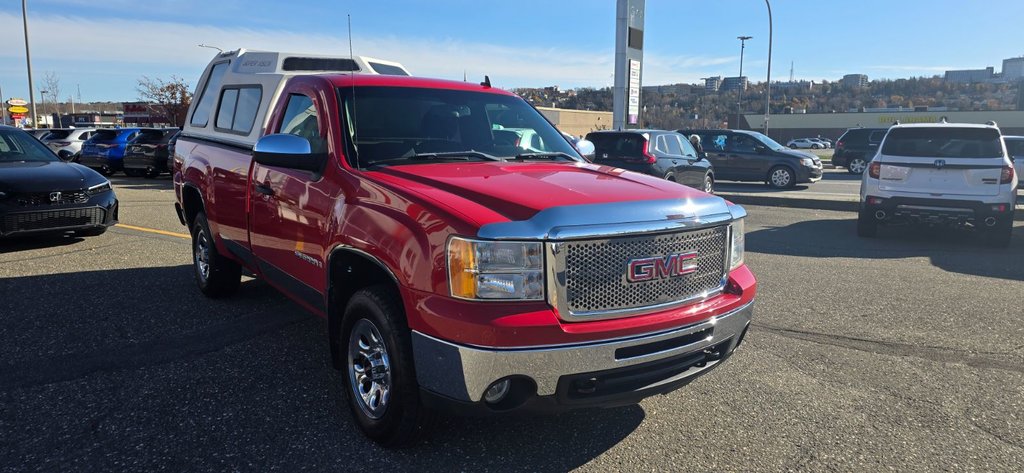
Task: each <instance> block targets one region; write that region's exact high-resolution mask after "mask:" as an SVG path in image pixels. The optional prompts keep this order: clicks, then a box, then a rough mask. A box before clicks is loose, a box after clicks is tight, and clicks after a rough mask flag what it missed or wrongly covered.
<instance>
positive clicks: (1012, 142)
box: [1003, 136, 1024, 189]
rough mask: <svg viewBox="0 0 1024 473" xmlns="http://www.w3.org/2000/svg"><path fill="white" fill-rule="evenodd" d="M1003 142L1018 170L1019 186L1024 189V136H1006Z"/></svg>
mask: <svg viewBox="0 0 1024 473" xmlns="http://www.w3.org/2000/svg"><path fill="white" fill-rule="evenodd" d="M1003 142H1004V143H1006V152H1007V154H1009V155H1010V160H1012V161H1013V166H1014V168H1015V169H1016V171H1017V179H1018V184H1017V187H1019V188H1022V189H1024V177H1022V176H1024V136H1004V137H1003Z"/></svg>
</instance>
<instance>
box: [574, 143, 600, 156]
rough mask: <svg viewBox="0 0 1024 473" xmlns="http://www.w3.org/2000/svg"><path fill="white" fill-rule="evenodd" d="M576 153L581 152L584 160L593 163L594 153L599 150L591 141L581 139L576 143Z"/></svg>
mask: <svg viewBox="0 0 1024 473" xmlns="http://www.w3.org/2000/svg"><path fill="white" fill-rule="evenodd" d="M576 151H579V152H580V154H582V155H583V157H584V158H587V160H590V161H593V160H594V153H595V152H596V151H597V148H595V147H594V143H591V142H590V141H589V140H583V139H581V140H579V141H577V142H576Z"/></svg>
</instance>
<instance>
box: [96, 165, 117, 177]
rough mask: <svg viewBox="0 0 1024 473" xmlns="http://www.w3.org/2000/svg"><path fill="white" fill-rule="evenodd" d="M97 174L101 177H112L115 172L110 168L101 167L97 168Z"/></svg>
mask: <svg viewBox="0 0 1024 473" xmlns="http://www.w3.org/2000/svg"><path fill="white" fill-rule="evenodd" d="M96 172H98V173H100V174H101V175H103V176H106V177H110V176H113V175H114V170H113V169H110V166H101V167H99V168H96Z"/></svg>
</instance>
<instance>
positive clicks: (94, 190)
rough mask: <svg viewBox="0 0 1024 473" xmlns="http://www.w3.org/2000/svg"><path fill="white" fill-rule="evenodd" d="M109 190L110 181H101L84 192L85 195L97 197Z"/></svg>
mask: <svg viewBox="0 0 1024 473" xmlns="http://www.w3.org/2000/svg"><path fill="white" fill-rule="evenodd" d="M110 190H111V187H110V181H103V182H101V183H99V184H96V185H95V186H92V187H90V188H88V189H86V190H85V193H86V194H89V195H98V194H102V193H104V192H109V191H110Z"/></svg>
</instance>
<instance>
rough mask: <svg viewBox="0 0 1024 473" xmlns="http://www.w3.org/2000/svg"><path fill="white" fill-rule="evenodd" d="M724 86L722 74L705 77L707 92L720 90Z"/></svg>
mask: <svg viewBox="0 0 1024 473" xmlns="http://www.w3.org/2000/svg"><path fill="white" fill-rule="evenodd" d="M720 88H722V76H715V77H708V78H707V79H704V91H705V92H718V89H720Z"/></svg>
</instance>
